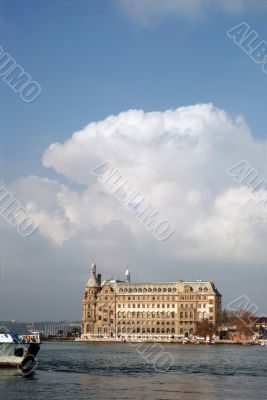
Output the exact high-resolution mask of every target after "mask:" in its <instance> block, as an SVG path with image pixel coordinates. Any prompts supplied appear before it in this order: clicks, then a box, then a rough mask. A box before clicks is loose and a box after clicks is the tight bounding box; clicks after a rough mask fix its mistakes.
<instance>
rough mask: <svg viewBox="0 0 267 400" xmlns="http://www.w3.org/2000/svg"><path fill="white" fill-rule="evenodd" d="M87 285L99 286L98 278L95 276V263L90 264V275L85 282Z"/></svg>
mask: <svg viewBox="0 0 267 400" xmlns="http://www.w3.org/2000/svg"><path fill="white" fill-rule="evenodd" d="M86 286H87V287H99V286H100V284H99V280H98V278H97V276H96V264H95V263H94V262H93V264H92V265H91V273H90V277H89V280H88V282H87V285H86Z"/></svg>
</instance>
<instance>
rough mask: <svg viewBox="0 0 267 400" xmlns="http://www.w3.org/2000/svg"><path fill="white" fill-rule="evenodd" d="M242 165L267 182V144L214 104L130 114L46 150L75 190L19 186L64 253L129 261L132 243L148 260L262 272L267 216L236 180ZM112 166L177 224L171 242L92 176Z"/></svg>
mask: <svg viewBox="0 0 267 400" xmlns="http://www.w3.org/2000/svg"><path fill="white" fill-rule="evenodd" d="M242 159H247V160H248V161H249V162H250V164H251V165H252V166H253V167H254V168H256V169H257V170H258V171H260V174H261V175H262V176H263V177H264V176H267V167H266V163H265V160H266V142H265V141H262V142H260V141H259V140H256V139H254V138H253V136H252V135H251V132H250V130H249V127H248V126H247V124H246V122H245V121H244V119H243V118H242V117H240V116H238V117H236V118H231V117H230V116H229V115H228V114H227V113H226V112H225V111H224V110H220V109H218V108H216V107H215V106H213V105H212V104H199V105H194V106H188V107H180V108H177V109H174V110H166V111H163V112H148V113H145V112H144V111H142V110H129V111H127V112H122V113H120V114H119V115H111V116H109V117H107V118H106V119H105V120H103V121H99V122H92V123H90V124H89V125H87V126H86V127H85V128H84V129H82V130H81V131H78V132H75V133H74V134H73V135H72V137H71V138H70V139H69V140H67V141H66V142H65V143H63V144H59V143H55V144H52V145H51V146H50V147H49V148H48V149H47V150H46V152H45V154H44V156H43V164H44V166H46V167H51V168H53V169H54V170H55V171H56V172H57V173H58V174H61V175H63V176H64V177H65V178H67V180H69V185H68V186H67V184H65V185H62V184H60V183H59V182H56V181H52V180H49V179H43V178H38V177H29V178H24V179H23V180H21V181H19V182H17V183H16V184H15V186H14V187H15V189H16V191H17V193H18V194H19V196H20V198H21V197H23V196H25V195H26V197H27V198H28V201H30V200H31V202H32V209H31V210H32V212H33V213H34V215H35V216H36V218H38V219H39V223H40V232H41V234H42V235H44V236H45V237H47V238H49V239H50V240H52V241H53V242H54V243H55V244H56V245H61V246H62V245H64V243H67V242H68V241H70V240H72V239H75V240H77V239H79V240H80V241H81V242H82V243H84V245H85V246H89V247H90V248H97V249H100V247H102V249H103V252H107V253H108V252H110V251H111V249H112V247H114V248H117V244H118V243H120V248H121V251H122V252H124V248H128V247H129V244H131V247H132V248H134V249H136V251H138V252H139V253H142V252H144V253H147V254H148V253H150V254H154V256H155V257H156V256H157V255H158V256H160V257H167V258H171V259H173V260H176V261H178V260H180V259H187V260H200V259H201V260H214V261H219V260H226V259H227V260H228V261H235V262H236V261H238V262H244V263H247V262H258V263H261V262H263V260H264V259H265V258H266V256H267V251H266V246H265V241H266V236H267V212H266V210H265V209H264V208H263V207H262V206H261V205H260V204H259V203H258V202H256V201H255V200H254V199H253V198H252V197H251V195H250V190H249V188H248V187H247V186H240V185H239V184H238V183H236V182H235V181H234V180H233V179H232V178H231V177H230V176H229V175H228V174H227V170H228V168H229V167H231V166H232V165H234V164H236V163H238V162H239V161H240V160H242ZM106 160H110V161H111V162H112V163H113V165H114V166H115V167H116V168H118V169H119V171H120V172H121V174H122V175H123V177H125V179H128V180H130V181H131V182H133V183H134V185H135V187H136V188H137V189H138V191H140V192H141V193H143V194H144V195H145V196H146V197H147V198H148V199H149V201H150V203H151V204H152V205H153V206H154V207H155V208H158V209H159V210H161V212H162V213H163V214H164V215H165V216H166V217H167V218H168V219H169V220H170V221H171V223H172V224H173V225H174V226H175V234H174V235H173V236H172V237H171V238H170V239H168V240H167V241H166V242H164V243H159V242H157V241H156V240H155V238H154V237H153V236H152V234H151V232H148V231H147V230H146V229H145V228H144V226H143V225H142V224H140V221H139V220H138V218H137V217H135V216H134V215H133V214H132V213H131V212H129V210H127V208H126V207H124V206H123V205H122V204H121V202H120V201H119V200H118V199H117V198H115V197H114V196H113V195H112V194H111V193H110V192H109V190H107V189H106V187H105V186H104V185H103V184H102V183H101V182H99V181H98V180H96V178H95V177H94V176H93V175H92V174H91V172H90V171H91V170H92V169H93V168H94V167H95V166H97V165H99V164H101V163H103V162H104V161H106ZM73 183H75V184H76V185H75V188H74V187H73ZM77 184H78V186H77ZM25 193H26V194H25ZM33 205H34V206H33ZM107 232H108V234H107Z"/></svg>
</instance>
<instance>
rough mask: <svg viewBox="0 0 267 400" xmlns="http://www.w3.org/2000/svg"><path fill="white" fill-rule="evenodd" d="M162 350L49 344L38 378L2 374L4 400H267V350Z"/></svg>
mask: <svg viewBox="0 0 267 400" xmlns="http://www.w3.org/2000/svg"><path fill="white" fill-rule="evenodd" d="M161 346H162V347H159V346H155V347H154V348H152V347H151V344H150V345H149V344H146V345H145V346H143V348H142V349H139V350H138V349H136V348H135V347H134V346H133V345H131V344H128V343H122V344H83V343H44V344H43V345H42V349H41V352H40V354H39V364H38V367H37V370H36V371H35V373H34V375H33V376H32V377H22V376H20V375H19V374H18V372H17V371H15V370H14V371H12V370H11V371H7V370H0V398H1V400H2V399H3V400H15V399H16V400H26V399H27V400H33V399H34V400H35V399H36V400H39V399H40V400H44V399H45V400H48V399H51V400H61V399H62V400H63V399H66V400H70V399H71V400H76V399H79V400H85V399H86V400H87V399H97V400H105V399H110V400H113V399H114V400H115V399H123V400H132V399H136V400H141V399H146V400H150V399H151V400H152V399H153V400H157V399H160V400H161V399H162V400H163V399H164V400H165V399H168V400H172V399H224V400H225V399H231V400H234V399H249V400H252V399H261V400H262V399H267V390H266V383H267V379H266V378H267V346H236V345H231V346H229V345H228V346H227V345H214V346H206V345H178V344H177V345H176V344H165V345H161ZM144 351H145V352H144ZM163 353H164V354H165V360H167V362H166V363H165V364H164V365H163V364H160V362H158V361H157V360H158V357H159V355H160V354H163ZM166 354H167V356H166ZM168 357H169V358H168ZM155 367H156V369H155ZM168 368H169V369H168Z"/></svg>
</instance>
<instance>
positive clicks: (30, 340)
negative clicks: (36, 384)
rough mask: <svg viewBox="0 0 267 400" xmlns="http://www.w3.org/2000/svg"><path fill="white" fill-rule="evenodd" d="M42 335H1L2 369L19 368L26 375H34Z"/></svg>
mask: <svg viewBox="0 0 267 400" xmlns="http://www.w3.org/2000/svg"><path fill="white" fill-rule="evenodd" d="M39 350H40V335H39V333H38V332H33V333H32V334H31V335H16V334H14V333H7V332H4V333H0V368H18V369H19V370H20V371H21V372H22V373H23V374H24V375H29V374H30V373H32V372H33V371H34V370H35V368H36V366H37V354H38V352H39Z"/></svg>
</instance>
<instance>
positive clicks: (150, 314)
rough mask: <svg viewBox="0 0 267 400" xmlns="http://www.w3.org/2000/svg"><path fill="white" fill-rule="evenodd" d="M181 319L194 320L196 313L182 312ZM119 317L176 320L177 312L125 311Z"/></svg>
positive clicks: (118, 314) (119, 313)
mask: <svg viewBox="0 0 267 400" xmlns="http://www.w3.org/2000/svg"><path fill="white" fill-rule="evenodd" d="M179 315H180V318H188V317H189V318H194V312H193V311H190V312H188V311H185V312H183V311H181V312H180V314H179ZM117 316H118V318H126V317H127V318H140V317H141V318H165V317H167V318H175V312H174V311H172V312H170V311H167V312H165V311H161V312H160V311H158V312H149V311H148V312H145V311H143V312H139V311H138V312H135V311H132V312H130V311H128V312H127V313H126V311H123V312H121V311H119V312H118V313H117Z"/></svg>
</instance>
